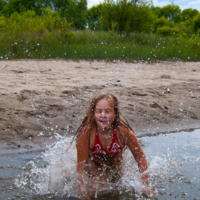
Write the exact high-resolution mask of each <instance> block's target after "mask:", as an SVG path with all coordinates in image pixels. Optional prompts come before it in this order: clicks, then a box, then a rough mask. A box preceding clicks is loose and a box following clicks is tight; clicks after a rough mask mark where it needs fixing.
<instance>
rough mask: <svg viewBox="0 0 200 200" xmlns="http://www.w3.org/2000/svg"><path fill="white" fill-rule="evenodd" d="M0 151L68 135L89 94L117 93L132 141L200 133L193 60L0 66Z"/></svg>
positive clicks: (199, 75) (198, 77) (198, 72)
mask: <svg viewBox="0 0 200 200" xmlns="http://www.w3.org/2000/svg"><path fill="white" fill-rule="evenodd" d="M0 77H1V79H0V87H1V90H0V133H1V134H0V144H1V147H0V149H1V150H2V151H4V150H5V151H6V150H9V151H18V150H23V149H24V150H27V151H29V150H34V149H37V148H43V147H45V146H46V145H47V144H50V143H52V142H54V141H56V138H59V137H66V136H69V135H72V134H73V133H74V131H75V130H76V129H77V127H78V126H79V124H80V123H81V120H82V118H83V116H84V115H85V112H86V109H87V107H88V105H89V102H90V100H91V98H92V96H93V95H95V94H97V93H99V92H109V93H113V94H114V95H116V96H117V97H118V99H119V102H120V108H121V111H122V113H123V115H124V116H125V117H126V119H128V121H129V124H130V125H131V127H133V129H134V130H135V132H136V135H137V137H143V136H145V135H149V134H151V135H153V136H154V135H157V134H158V133H161V132H166V133H167V132H174V131H175V132H178V131H180V130H185V129H186V130H189V129H192V128H194V129H198V128H200V112H199V108H200V62H168V61H165V62H159V63H151V64H147V63H125V62H115V63H114V62H103V61H94V62H90V61H80V62H75V61H71V60H61V59H51V60H7V61H4V60H3V61H0Z"/></svg>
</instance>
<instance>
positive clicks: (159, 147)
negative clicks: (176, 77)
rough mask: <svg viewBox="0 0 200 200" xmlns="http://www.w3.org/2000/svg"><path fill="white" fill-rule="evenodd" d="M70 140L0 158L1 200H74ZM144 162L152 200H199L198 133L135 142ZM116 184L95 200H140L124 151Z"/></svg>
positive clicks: (136, 176) (76, 196)
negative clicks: (154, 192) (122, 166)
mask: <svg viewBox="0 0 200 200" xmlns="http://www.w3.org/2000/svg"><path fill="white" fill-rule="evenodd" d="M70 141H71V138H70V137H69V138H61V139H60V140H59V141H57V142H56V143H55V144H54V145H52V146H50V147H47V148H46V149H45V150H42V151H35V152H34V151H32V152H24V153H15V152H12V153H2V152H1V153H0V194H1V195H0V199H39V200H40V199H66V200H71V199H79V194H78V189H77V180H76V147H75V144H73V145H72V146H71V148H70V149H69V151H68V153H65V151H66V148H67V147H68V145H69V142H70ZM139 141H140V144H141V145H142V148H143V150H144V152H145V155H146V157H147V160H148V164H149V169H148V173H149V175H150V182H151V185H152V187H153V188H154V190H155V191H156V192H157V197H154V198H152V199H159V200H169V199H181V200H182V199H185V200H190V199H191V200H200V173H199V168H200V129H196V130H193V131H190V132H189V131H182V132H177V133H168V134H159V135H157V136H151V137H142V138H139ZM124 162H125V166H124V168H125V170H124V176H123V177H122V179H121V181H120V182H119V183H117V184H116V185H115V186H114V187H110V188H109V189H108V190H107V191H103V192H102V191H97V192H96V197H97V199H99V200H100V199H105V200H106V199H111V198H114V199H115V200H117V199H120V200H126V199H127V200H128V199H145V198H144V197H141V196H137V195H135V192H134V191H135V190H136V191H137V190H139V188H140V187H141V185H140V174H139V172H138V170H137V165H136V162H135V161H134V159H133V157H132V155H131V153H130V152H129V151H127V150H126V151H125V158H124Z"/></svg>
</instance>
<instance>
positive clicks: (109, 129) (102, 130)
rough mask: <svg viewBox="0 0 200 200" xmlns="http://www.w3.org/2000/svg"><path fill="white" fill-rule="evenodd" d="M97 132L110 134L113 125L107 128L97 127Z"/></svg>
mask: <svg viewBox="0 0 200 200" xmlns="http://www.w3.org/2000/svg"><path fill="white" fill-rule="evenodd" d="M97 130H98V133H99V134H102V135H110V134H111V133H112V132H113V127H112V126H111V127H109V128H100V127H97Z"/></svg>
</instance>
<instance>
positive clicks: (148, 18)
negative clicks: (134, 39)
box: [126, 6, 153, 34]
mask: <svg viewBox="0 0 200 200" xmlns="http://www.w3.org/2000/svg"><path fill="white" fill-rule="evenodd" d="M129 9H130V11H129V13H130V14H129V18H128V21H127V23H126V32H127V34H128V33H130V32H152V30H151V29H152V21H153V14H152V11H151V9H150V7H149V6H138V7H130V8H129Z"/></svg>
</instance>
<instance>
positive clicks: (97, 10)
mask: <svg viewBox="0 0 200 200" xmlns="http://www.w3.org/2000/svg"><path fill="white" fill-rule="evenodd" d="M101 7H102V4H99V5H96V6H92V7H91V8H90V9H88V10H87V23H88V28H89V29H91V30H100V23H99V19H100V17H101Z"/></svg>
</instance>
